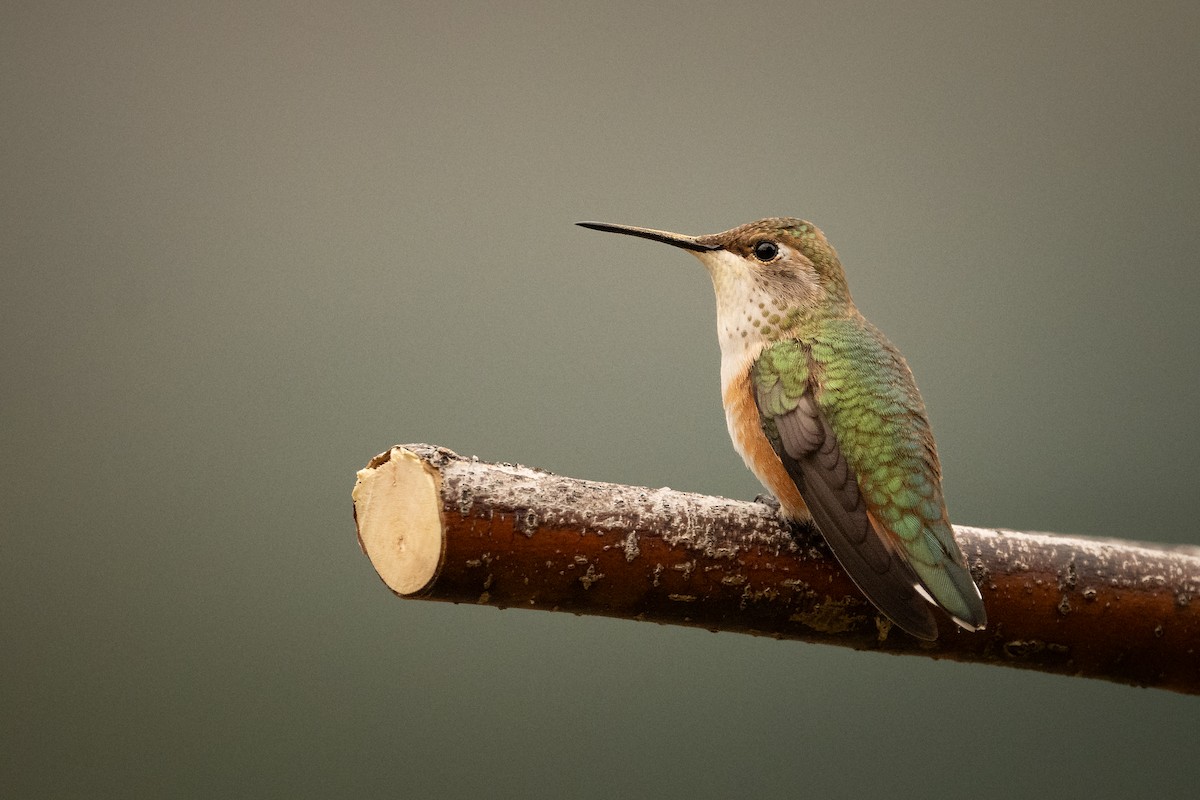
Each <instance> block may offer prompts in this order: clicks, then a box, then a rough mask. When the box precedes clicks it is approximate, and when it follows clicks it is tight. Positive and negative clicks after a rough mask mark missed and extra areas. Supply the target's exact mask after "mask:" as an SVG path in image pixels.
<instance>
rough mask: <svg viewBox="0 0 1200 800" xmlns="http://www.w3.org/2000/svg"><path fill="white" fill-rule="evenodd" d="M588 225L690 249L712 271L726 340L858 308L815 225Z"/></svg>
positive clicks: (779, 333)
mask: <svg viewBox="0 0 1200 800" xmlns="http://www.w3.org/2000/svg"><path fill="white" fill-rule="evenodd" d="M578 224H579V225H582V226H583V227H585V228H592V229H593V230H599V231H609V232H612V233H624V234H628V235H630V236H641V237H643V238H645V239H652V240H654V241H657V242H663V243H665V244H669V245H673V246H675V247H680V248H683V249H685V250H688V251H690V252H691V253H692V254H693V255H694V256H696V258H698V259H700V261H701V263H703V264H704V266H705V267H707V268H708V273H709V275H710V276H711V277H712V281H713V288H714V290H715V291H716V295H717V324H718V329H719V334H720V335H721V339H722V347H723V348H724V347H725V344H726V340H730V342H729V343H730V344H733V343H735V342H736V341H737V340H742V341H741V342H740V343H739V344H741V345H743V346H745V345H748V344H750V343H751V342H754V341H764V340H765V341H776V340H779V339H783V338H786V337H788V336H789V335H791V334H792V332H793V331H794V330H795V329H796V328H797V327H798V326H800V325H802V324H803V323H805V322H806V321H811V320H814V319H817V318H827V317H838V316H848V315H849V314H852V313H854V303H853V302H852V301H851V299H850V290H849V289H848V288H847V286H846V275H845V273H844V272H843V271H842V264H841V262H840V261H839V260H838V257H837V253H836V252H835V251H834V249H833V247H832V246H831V245H830V244H829V241H828V240H827V239H826V238H825V234H823V233H821V231H820V230H819V229H818V228H817V227H816V226H815V225H813V224H812V223H811V222H805V221H804V220H800V219H793V218H791V217H771V218H768V219H761V220H758V221H757V222H750V223H747V224H745V225H740V226H738V227H736V228H732V229H730V230H727V231H724V232H722V233H713V234H708V235H705V236H686V235H684V234H679V233H670V232H668V231H660V230H654V229H652V228H635V227H632V226H628V225H612V224H609V223H603V222H580V223H578Z"/></svg>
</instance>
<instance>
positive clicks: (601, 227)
mask: <svg viewBox="0 0 1200 800" xmlns="http://www.w3.org/2000/svg"><path fill="white" fill-rule="evenodd" d="M575 224H576V225H580V226H582V227H584V228H591V229H592V230H594V231H606V232H608V233H624V234H627V235H629V236H640V237H642V238H643V239H650V240H652V241H655V242H662V243H663V244H670V245H674V246H675V247H682V248H683V249H684V250H695V251H696V252H698V253H706V252H708V251H710V250H720V249H721V247H720V245H715V244H705V243H703V242H700V241H697V239H696V237H695V236H686V235H684V234H682V233H671V232H670V231H659V230H655V229H654V228H636V227H634V226H633V225H613V224H612V223H609V222H576V223H575Z"/></svg>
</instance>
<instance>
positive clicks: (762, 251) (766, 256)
mask: <svg viewBox="0 0 1200 800" xmlns="http://www.w3.org/2000/svg"><path fill="white" fill-rule="evenodd" d="M777 255H779V245H777V244H775V243H774V242H759V243H758V244H756V245H754V257H755V258H757V259H758V260H759V261H763V262H767V261H770V260H771V259H772V258H774V257H775V256H777Z"/></svg>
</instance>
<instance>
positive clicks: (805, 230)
mask: <svg viewBox="0 0 1200 800" xmlns="http://www.w3.org/2000/svg"><path fill="white" fill-rule="evenodd" d="M577 224H579V225H581V226H583V227H585V228H591V229H593V230H598V231H607V232H611V233H622V234H627V235H630V236H640V237H642V238H645V239H651V240H653V241H656V242H662V243H664V244H669V245H673V246H675V247H679V248H682V249H684V250H687V251H689V252H690V253H691V254H692V255H694V256H696V257H697V258H698V259H699V260H700V262H701V263H702V264H704V266H705V267H706V268H707V269H708V274H709V276H710V277H711V278H712V283H713V289H714V290H715V293H716V298H717V336H718V339H719V341H720V345H721V396H722V400H723V402H724V406H725V421H726V424H727V425H728V427H729V435H730V437H731V438H732V439H733V446H734V448H735V449H736V450H737V452H738V453H739V454H740V455H741V457H742V459H743V460H744V461H745V462H746V466H747V467H749V468H750V471H751V472H753V473H754V474H755V476H757V477H758V479H759V480H760V481H761V482H762V483H763V485H764V486H765V487H766V488H767V489H768V490H769V491H770V492H771V493H772V494H773V495H774V496H775V498H776V499H777V500H778V501H779V506H780V510H781V511H782V513H783V515H784V516H785V517H787V518H789V519H791V520H794V521H796V522H800V523H806V522H810V521H811V522H812V523H814V524H815V525H816V528H817V530H819V531H820V532H821V534H822V536H824V538H825V541H826V542H828V543H829V547H830V549H831V550H832V551H833V554H834V556H835V557H836V558H837V560H838V563H840V564H841V566H842V568H843V569H844V570H845V571H846V572H847V574H849V576H850V577H851V578H852V579H853V580H854V583H855V584H856V585H857V586H858V588H859V589H860V590H861V591H862V593H863V594H864V595H865V596H866V597H867V599H868V600H870V601H871V603H872V604H873V605H874V606H875V607H876V608H877V609H878V610H879V611H880V612H881V613H882V614H884V615H885V616H886V617H887V618H888V619H890V620H891V621H892V622H893V623H895V624H896V625H897V626H899V627H900V628H901V629H903V630H905V631H907V632H908V633H910V634H912V635H913V636H915V637H917V638H918V639H924V640H927V641H931V640H934V639H936V638H937V635H938V629H937V622H936V619H935V617H934V615H933V614H932V613H931V611H930V606H931V605H933V606H937V607H939V608H941V609H942V610H943V611H945V612H946V613H947V614H949V616H950V618H951V619H953V620H954V622H955V623H957V624H958V625H959V626H960V627H962V628H964V629H966V630H968V631H977V630H981V629H982V628H983V627H984V626H985V625H986V623H987V615H986V613H985V611H984V607H983V598H982V596H981V595H980V593H979V588H978V587H977V586H976V585H975V582H974V581H973V580H972V579H971V573H970V571H969V570H968V569H967V565H966V561H965V559H964V558H963V554H962V551H961V550H960V549H959V547H958V544H957V542H955V540H954V531H953V528H951V526H950V518H949V515H948V513H947V511H946V503H945V501H944V499H943V498H942V469H941V463H940V462H939V460H938V454H937V447H936V445H935V444H934V440H933V433H932V431H931V430H930V427H929V420H928V417H927V416H926V413H925V403H924V401H923V400H922V399H921V394H920V392H918V391H917V385H916V383H915V381H914V380H913V376H912V371H911V370H910V369H909V367H908V364H907V362H906V361H905V360H904V357H903V356H902V355H901V354H900V351H899V350H897V349H896V347H895V346H894V345H893V344H892V343H891V342H890V341H888V340H887V338H886V337H885V336H884V335H883V333H881V332H880V331H879V329H878V328H876V327H875V326H874V325H872V324H871V323H870V322H868V321H867V319H866V318H865V317H863V315H862V314H861V313H860V312H859V310H858V308H857V307H856V306H855V305H854V301H853V300H851V299H850V289H849V288H848V286H847V284H846V274H845V272H844V271H843V269H842V264H841V261H840V259H839V258H838V255H837V253H836V252H835V251H834V249H833V247H832V245H830V244H829V241H828V240H827V239H826V238H825V234H823V233H822V232H821V231H820V230H819V229H818V228H817V227H816V226H815V225H813V224H812V223H811V222H806V221H804V220H800V219H794V218H790V217H772V218H769V219H762V220H758V221H757V222H750V223H747V224H745V225H741V226H739V227H737V228H732V229H730V230H727V231H724V232H723V233H714V234H708V235H704V236H687V235H684V234H679V233H671V232H669V231H662V230H655V229H653V228H639V227H634V226H631V225H613V224H609V223H605V222H580V223H577Z"/></svg>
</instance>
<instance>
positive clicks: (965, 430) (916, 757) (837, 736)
mask: <svg viewBox="0 0 1200 800" xmlns="http://www.w3.org/2000/svg"><path fill="white" fill-rule="evenodd" d="M1198 9H1200V6H1197V5H1196V4H1194V3H1177V4H1174V5H1172V4H1160V3H1154V4H1134V5H1130V4H1128V3H1091V4H1079V5H1069V4H1044V3H1031V4H1026V5H1022V4H1016V5H1014V4H1005V3H989V4H982V3H980V4H974V3H946V4H904V5H903V6H902V5H901V4H848V3H823V4H816V3H775V4H752V3H719V4H714V3H705V4H688V3H672V4H667V5H662V6H657V7H650V6H647V5H645V4H641V3H586V4H583V3H580V4H561V5H560V4H543V5H535V4H512V5H504V6H501V5H499V4H493V3H480V4H475V5H456V4H432V3H430V4H426V5H420V6H412V5H404V4H393V3H381V2H374V3H373V2H344V3H328V4H316V3H241V2H237V3H200V4H189V3H162V2H150V3H122V4H112V3H108V4H92V3H54V2H38V3H5V4H4V6H3V9H2V10H0V108H2V109H3V111H2V113H0V126H2V130H3V134H2V137H3V138H2V141H3V146H2V148H0V260H2V266H3V289H2V290H0V335H2V341H3V346H2V348H0V374H2V375H3V380H2V381H0V402H2V406H0V413H2V419H0V447H2V450H3V458H2V459H0V465H2V466H0V469H2V474H0V487H2V488H0V492H2V495H0V496H2V508H0V515H2V516H0V519H2V520H3V531H4V533H3V540H2V542H0V602H2V604H3V607H2V609H0V636H2V648H0V686H3V690H2V691H0V736H2V742H0V745H2V747H0V751H2V756H0V789H3V790H4V792H3V793H4V794H5V796H9V797H130V796H146V797H174V796H184V797H185V796H192V797H234V796H246V797H251V796H256V797H265V796H278V797H377V796H406V797H415V796H434V797H566V796H571V797H597V798H599V797H635V796H656V797H681V798H683V797H728V796H733V795H735V794H736V795H738V796H742V797H767V796H770V797H782V796H791V797H812V796H870V795H882V794H884V793H886V794H888V795H889V796H895V797H917V796H935V797H936V796H946V797H951V796H953V797H964V796H969V797H1005V796H1018V795H1020V796H1030V795H1032V796H1073V797H1075V796H1088V797H1132V796H1141V797H1148V796H1156V795H1157V796H1184V795H1186V794H1189V793H1192V792H1194V791H1195V789H1196V787H1197V785H1200V766H1198V764H1200V762H1198V761H1197V758H1196V744H1197V739H1196V732H1197V730H1200V702H1198V701H1197V699H1196V698H1188V697H1183V696H1178V695H1173V694H1168V693H1164V692H1159V691H1148V690H1138V689H1132V688H1127V687H1124V686H1116V685H1109V684H1105V683H1099V682H1088V681H1083V680H1072V679H1068V678H1062V677H1052V676H1045V675H1040V674H1032V673H1023V672H1019V671H1012V670H1005V669H998V668H989V667H984V666H967V665H959V664H949V663H941V662H934V661H929V660H925V659H913V658H896V657H890V656H882V655H876V654H860V653H854V652H850V651H844V650H840V649H833V648H825V647H817V646H807V645H803V644H799V643H785V642H776V641H770V640H760V639H754V638H750V637H741V636H735V635H728V634H720V635H712V634H708V633H704V632H700V631H695V630H682V629H672V628H666V627H658V626H653V625H646V624H637V623H633V622H624V621H615V620H605V619H589V618H577V617H573V616H570V615H555V614H545V613H525V612H519V611H503V612H502V611H497V610H495V609H492V608H481V607H466V606H464V607H459V606H450V605H441V604H434V603H421V602H404V601H401V600H398V599H396V598H394V597H393V596H392V595H391V594H390V593H389V592H388V591H387V590H386V589H385V588H384V586H383V585H382V584H381V583H380V582H379V580H378V579H377V578H376V576H375V574H374V572H373V571H372V569H371V567H370V564H369V563H368V562H367V560H366V559H365V558H364V557H363V556H362V555H361V554H360V552H359V550H358V547H357V544H356V542H355V538H354V528H353V524H352V521H351V513H350V511H351V506H350V489H351V486H352V483H353V479H354V472H355V470H357V469H358V468H360V467H361V466H362V465H363V464H364V463H365V462H366V461H367V459H369V458H370V457H371V456H372V455H373V454H374V453H376V452H378V451H380V450H383V449H385V448H386V447H388V446H390V445H391V444H393V443H397V442H412V441H427V442H433V443H437V444H442V445H445V446H448V447H451V448H453V449H455V450H457V451H458V452H460V453H464V454H472V455H478V456H480V457H481V458H486V459H493V460H506V461H520V462H523V463H527V464H530V465H536V466H540V467H544V468H547V469H550V470H553V471H556V472H560V473H565V474H569V475H574V476H579V477H586V478H592V479H599V480H609V481H619V482H623V483H632V484H643V485H650V486H662V485H669V486H671V487H673V488H677V489H688V490H694V491H701V492H708V493H714V494H722V495H728V496H732V497H739V498H750V497H752V496H753V495H754V494H755V493H756V492H757V491H758V487H757V485H756V483H755V481H754V479H753V478H752V477H751V476H750V475H749V474H748V473H747V472H746V471H745V470H744V468H743V467H742V465H741V463H740V461H739V459H738V458H737V456H736V455H735V454H734V452H733V450H732V448H731V447H730V446H729V443H728V441H727V438H726V433H725V430H724V422H723V419H722V414H721V408H720V400H719V396H718V377H717V345H716V340H715V335H714V319H713V302H712V298H711V287H710V286H709V284H708V279H707V276H706V275H705V274H704V272H703V270H702V269H701V268H700V267H699V265H698V264H697V263H696V262H695V261H694V260H692V259H691V258H689V257H688V256H686V255H685V254H682V253H679V252H677V251H673V250H670V249H669V248H665V247H661V246H656V245H653V244H651V243H649V242H645V241H640V240H633V239H623V238H618V237H613V236H604V235H601V234H598V233H594V232H590V231H585V230H582V229H579V228H575V227H573V226H572V224H571V223H572V222H574V221H576V220H578V219H602V220H608V221H614V222H626V223H635V224H643V225H651V226H655V227H664V228H672V229H677V230H682V231H685V232H690V233H704V232H711V231H716V230H721V229H724V228H727V227H731V226H733V225H736V224H739V223H741V222H745V221H748V220H750V219H754V218H757V217H762V216H769V215H795V216H803V217H806V218H808V219H811V220H813V221H815V222H816V223H817V224H818V225H820V226H821V227H822V228H823V229H824V230H825V231H826V233H827V234H828V235H829V237H830V239H831V240H832V241H833V242H834V244H835V245H836V246H837V247H838V249H839V250H840V252H841V254H842V257H843V261H844V262H845V264H846V266H847V270H848V272H849V276H850V281H851V286H852V288H853V290H854V292H855V297H856V299H857V301H858V303H859V305H860V307H861V308H862V309H863V310H864V311H865V312H866V313H867V315H868V316H870V317H871V318H872V319H873V320H874V321H875V322H876V323H877V324H878V325H880V327H882V328H883V329H884V330H886V331H887V332H888V333H889V335H890V336H891V337H892V338H893V339H894V340H895V341H896V342H897V343H898V344H899V345H900V347H901V348H902V349H903V350H904V352H905V353H906V354H907V355H908V357H909V360H910V362H911V363H912V366H913V368H914V370H915V372H916V374H917V378H918V381H919V383H920V385H921V387H922V389H923V391H924V393H925V397H926V400H927V403H928V405H929V409H930V413H931V416H932V419H933V423H934V428H935V430H936V432H937V433H938V436H939V441H940V445H941V450H942V455H943V461H944V466H945V472H946V489H947V495H948V498H949V501H950V507H951V511H952V513H953V516H954V518H955V519H956V520H957V521H958V522H961V523H970V524H979V525H998V526H1008V527H1014V528H1023V529H1040V530H1056V531H1063V532H1075V533H1089V534H1097V535H1105V536H1120V537H1126V538H1143V539H1151V540H1157V541H1162V542H1192V543H1200V533H1198V532H1197V529H1196V524H1195V519H1196V515H1195V505H1196V496H1197V480H1196V477H1197V474H1198V472H1200V432H1198V431H1197V427H1196V425H1195V419H1196V406H1197V396H1198V395H1200V354H1198V353H1197V344H1198V342H1200V333H1198V331H1197V324H1198V317H1200V315H1198V311H1200V276H1198V274H1197V269H1196V267H1197V253H1198V252H1200V155H1198V145H1197V142H1198V141H1200V139H1198V131H1200V92H1198V91H1197V86H1198V85H1200V66H1198V65H1200V45H1198V42H1200V10H1198Z"/></svg>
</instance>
